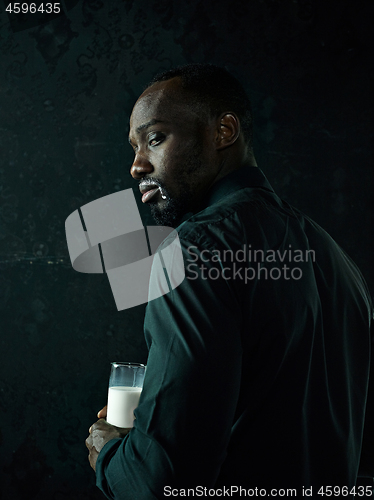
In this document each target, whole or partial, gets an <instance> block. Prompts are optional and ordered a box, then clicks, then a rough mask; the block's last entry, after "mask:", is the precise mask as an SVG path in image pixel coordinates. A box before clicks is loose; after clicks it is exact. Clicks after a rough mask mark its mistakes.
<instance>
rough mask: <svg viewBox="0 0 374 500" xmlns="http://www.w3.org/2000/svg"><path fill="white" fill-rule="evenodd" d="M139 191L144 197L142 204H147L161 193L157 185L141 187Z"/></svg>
mask: <svg viewBox="0 0 374 500" xmlns="http://www.w3.org/2000/svg"><path fill="white" fill-rule="evenodd" d="M139 190H140V192H141V193H142V195H143V196H142V202H143V203H147V202H148V201H149V200H150V199H151V198H153V197H154V196H155V195H156V194H157V193H158V192H159V191H160V188H159V186H157V185H156V184H145V185H140V186H139Z"/></svg>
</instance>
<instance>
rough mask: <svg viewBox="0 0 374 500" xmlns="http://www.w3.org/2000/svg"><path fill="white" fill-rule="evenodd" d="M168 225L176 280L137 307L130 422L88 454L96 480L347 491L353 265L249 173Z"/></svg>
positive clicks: (358, 289) (355, 309)
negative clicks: (172, 231)
mask: <svg viewBox="0 0 374 500" xmlns="http://www.w3.org/2000/svg"><path fill="white" fill-rule="evenodd" d="M177 231H178V235H179V239H180V242H181V246H182V250H183V256H184V261H185V269H186V278H185V279H184V281H183V283H182V284H181V285H180V286H179V287H177V288H175V289H174V290H172V291H171V292H170V293H168V294H166V295H164V296H162V297H160V298H158V299H156V300H153V301H151V302H149V303H148V305H147V309H146V316H145V323H144V330H145V337H146V341H147V345H148V347H149V358H148V362H147V374H146V378H145V382H144V388H143V392H142V395H141V399H140V403H139V406H138V408H137V410H136V411H135V415H136V421H135V425H134V428H133V429H132V430H131V431H130V433H129V434H128V436H126V438H124V439H115V440H112V441H110V442H109V443H107V445H106V446H105V447H104V448H103V450H102V451H101V452H100V454H99V458H98V461H97V469H96V472H97V484H98V486H99V487H100V488H101V489H102V491H104V493H105V494H106V495H107V497H108V498H114V499H128V500H129V499H134V500H135V499H136V500H143V499H144V500H148V499H153V498H166V497H168V496H174V494H175V493H179V494H181V496H183V490H184V492H185V496H187V489H188V488H192V489H194V488H198V489H197V490H196V489H195V494H196V496H198V493H199V492H203V491H204V490H203V488H204V487H206V488H207V490H206V493H207V492H208V489H209V488H216V490H217V489H219V491H218V490H217V491H218V494H219V493H222V496H224V494H226V496H228V493H227V492H228V491H230V493H235V491H236V489H235V488H238V490H239V488H240V487H241V488H245V489H246V490H247V491H248V490H249V489H254V488H256V487H257V488H264V489H266V492H267V493H270V489H271V488H284V489H291V488H293V489H296V490H297V496H298V497H299V496H300V497H301V496H302V489H303V488H309V487H311V486H313V488H315V491H314V492H313V493H314V494H315V493H316V491H317V488H319V487H320V486H328V485H330V486H341V487H342V486H346V487H348V488H352V487H353V486H354V485H355V482H356V478H357V474H358V467H359V460H360V452H361V442H362V432H363V425H364V415H365V403H366V397H367V385H368V374H369V352H370V334H369V329H370V320H371V315H372V306H371V303H370V297H369V294H368V291H367V288H366V285H365V282H364V280H363V278H362V276H361V274H360V272H359V271H358V269H357V267H356V266H355V265H354V263H353V262H352V261H351V260H350V259H349V257H348V256H347V255H346V254H345V253H344V251H343V250H342V249H341V248H340V247H339V246H338V245H337V244H336V243H335V241H334V240H333V239H332V238H331V237H330V236H329V235H328V234H327V233H326V232H325V231H324V230H323V229H321V228H320V227H319V226H318V225H317V224H316V223H314V222H313V221H312V220H310V219H309V218H308V217H306V216H305V215H303V214H301V213H300V212H299V211H298V210H296V209H294V208H292V207H291V206H289V205H288V204H287V203H285V202H284V201H282V200H280V199H279V198H278V197H277V195H276V194H275V193H274V191H273V190H272V188H271V186H270V185H269V183H268V181H267V180H266V178H265V177H264V175H263V173H262V172H261V170H259V169H258V168H255V167H246V168H242V169H240V170H238V171H237V172H234V173H232V174H230V175H228V176H227V177H225V178H223V179H222V180H220V181H219V182H218V183H216V184H215V185H214V186H213V188H212V189H211V191H210V193H209V196H208V198H207V200H206V208H205V209H204V210H202V211H201V212H199V213H197V214H195V215H192V214H189V216H187V217H186V220H185V221H184V222H183V223H182V224H181V225H180V226H179V227H178V228H177ZM370 467H372V468H373V465H372V464H371V465H370V464H369V468H370ZM370 471H371V472H370V473H372V469H370ZM231 487H232V489H230V488H231ZM171 488H175V489H176V490H175V491H174V492H173V490H172V489H171ZM224 488H229V490H227V489H226V490H225V489H224ZM181 490H182V491H181ZM207 495H208V493H207ZM189 496H192V493H191V492H190V495H189Z"/></svg>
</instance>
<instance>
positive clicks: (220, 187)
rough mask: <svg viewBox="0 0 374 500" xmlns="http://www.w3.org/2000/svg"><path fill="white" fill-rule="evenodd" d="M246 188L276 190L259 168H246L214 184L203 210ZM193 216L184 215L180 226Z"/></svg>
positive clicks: (189, 214) (188, 213)
mask: <svg viewBox="0 0 374 500" xmlns="http://www.w3.org/2000/svg"><path fill="white" fill-rule="evenodd" d="M246 187H251V188H254V187H259V188H263V189H266V190H268V191H271V192H274V189H273V188H272V187H271V185H270V183H269V181H268V180H267V178H266V177H265V174H264V173H263V172H262V170H261V169H259V168H258V167H249V166H244V167H241V168H239V169H238V170H235V171H234V172H231V173H230V174H227V175H225V177H222V179H220V180H219V181H217V182H216V183H215V184H213V186H212V187H211V188H210V190H209V192H208V193H207V197H206V203H205V205H204V207H202V210H203V209H205V208H207V207H209V206H210V205H213V204H214V203H217V202H218V201H219V200H220V199H221V198H224V197H225V196H227V195H229V194H231V193H234V192H235V191H238V190H239V189H243V188H246ZM193 215H194V214H193V213H192V212H187V213H186V214H184V215H183V217H181V219H180V220H179V222H178V226H179V225H180V224H182V222H184V221H186V220H188V219H189V218H190V217H192V216H193Z"/></svg>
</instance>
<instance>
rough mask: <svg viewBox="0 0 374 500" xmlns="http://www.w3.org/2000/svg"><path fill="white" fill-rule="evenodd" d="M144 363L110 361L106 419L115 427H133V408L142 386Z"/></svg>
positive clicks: (136, 403)
mask: <svg viewBox="0 0 374 500" xmlns="http://www.w3.org/2000/svg"><path fill="white" fill-rule="evenodd" d="M145 369H146V367H145V365H142V364H140V363H125V362H114V363H111V370H110V378H109V391H108V408H107V416H106V420H107V422H108V423H109V424H112V425H115V426H117V427H133V425H134V410H135V408H136V407H137V406H138V403H139V398H140V394H141V392H142V388H143V380H144V375H145Z"/></svg>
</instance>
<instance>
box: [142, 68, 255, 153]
mask: <svg viewBox="0 0 374 500" xmlns="http://www.w3.org/2000/svg"><path fill="white" fill-rule="evenodd" d="M175 77H180V78H181V81H182V88H183V89H184V90H186V91H187V92H189V93H190V94H191V95H192V102H191V104H192V105H197V106H198V107H199V109H200V110H201V111H204V110H206V111H208V112H209V113H210V115H213V116H218V115H219V114H220V113H222V112H224V111H232V112H234V113H236V114H237V115H238V117H239V120H240V125H241V130H242V132H243V135H244V138H245V140H246V142H247V144H248V146H249V147H250V148H251V149H252V147H253V130H252V107H251V102H250V100H249V98H248V96H247V94H246V91H245V90H244V88H243V86H242V85H241V83H240V82H239V81H238V80H237V79H236V78H235V77H234V76H233V75H232V74H231V73H229V72H228V71H227V70H226V69H224V68H221V67H219V66H215V65H214V64H198V63H196V64H186V65H184V66H178V67H176V68H173V69H170V70H167V71H163V72H162V73H159V74H157V75H156V76H155V77H153V79H152V80H151V81H150V82H149V84H148V85H147V87H146V88H148V87H150V86H151V85H153V84H155V83H157V82H163V81H166V80H170V79H171V78H175Z"/></svg>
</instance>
